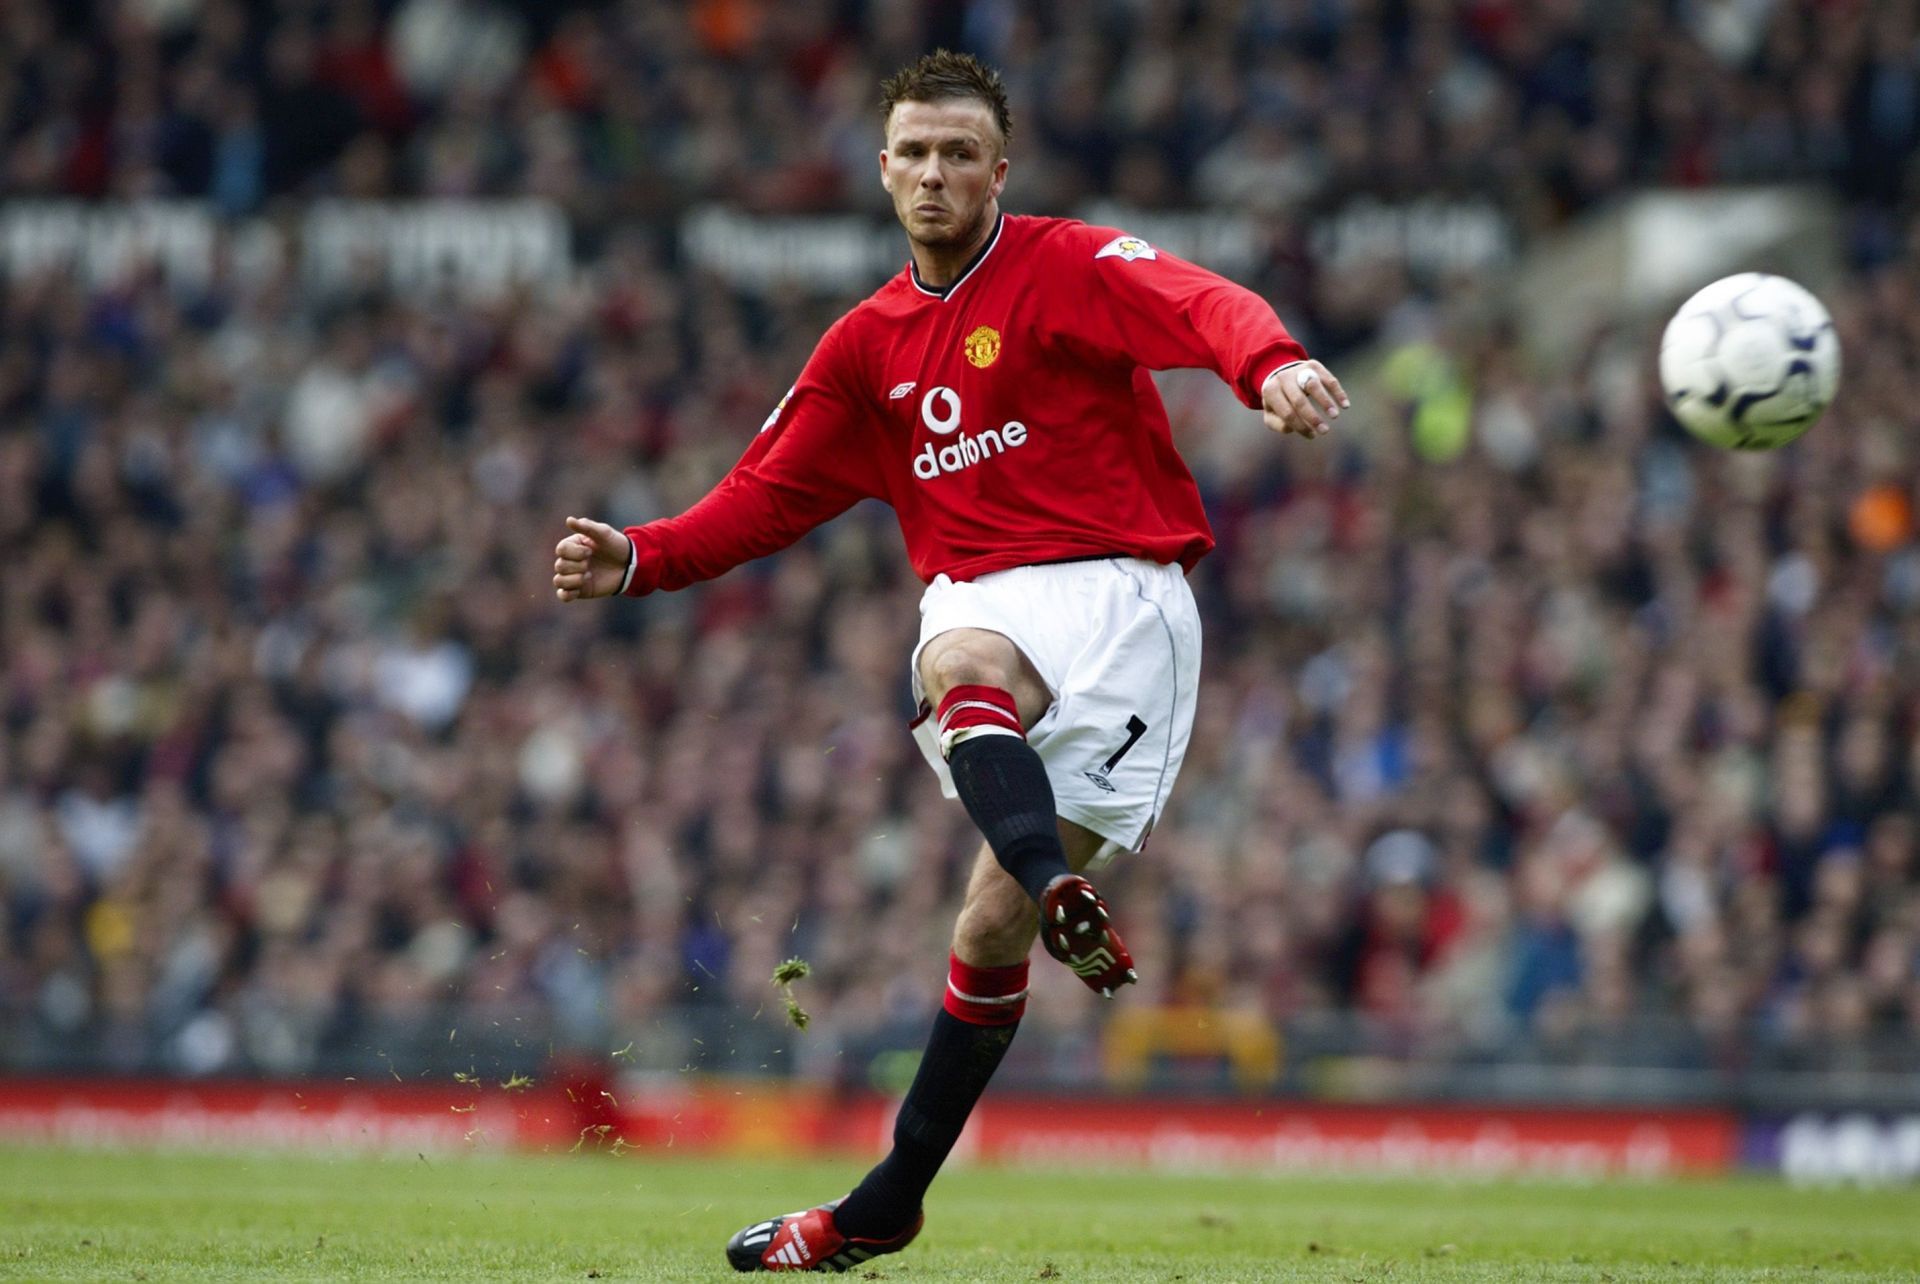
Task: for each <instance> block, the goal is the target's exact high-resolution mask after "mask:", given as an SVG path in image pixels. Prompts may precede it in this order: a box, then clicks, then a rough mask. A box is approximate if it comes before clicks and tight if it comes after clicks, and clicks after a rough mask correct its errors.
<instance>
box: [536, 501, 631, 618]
mask: <svg viewBox="0 0 1920 1284" xmlns="http://www.w3.org/2000/svg"><path fill="white" fill-rule="evenodd" d="M567 531H568V535H567V537H566V538H565V539H563V540H561V541H560V542H559V543H558V544H556V545H554V549H553V595H554V596H555V597H557V598H559V599H560V600H561V601H562V602H577V601H579V600H580V599H581V598H586V597H612V596H613V595H614V594H615V593H618V592H619V591H620V585H621V583H622V582H624V581H625V580H626V578H627V559H628V558H629V557H631V556H633V547H632V544H631V543H630V542H629V541H628V539H627V537H626V534H625V533H624V532H621V531H617V530H615V529H614V528H613V527H611V526H609V525H607V524H606V523H605V522H596V521H594V520H592V519H591V518H586V517H569V518H568V519H567Z"/></svg>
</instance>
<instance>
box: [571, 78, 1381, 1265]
mask: <svg viewBox="0 0 1920 1284" xmlns="http://www.w3.org/2000/svg"><path fill="white" fill-rule="evenodd" d="M882 106H883V109H884V113H885V116H884V119H885V128H886V146H885V149H884V150H883V151H881V153H880V181H881V184H882V185H883V186H884V187H885V188H886V190H887V191H888V192H889V193H890V194H891V195H892V197H893V205H894V212H895V213H896V214H897V215H898V216H899V219H900V222H901V224H902V225H903V226H904V227H905V228H906V232H907V239H908V243H909V248H910V251H911V255H912V257H911V261H910V262H909V263H908V264H907V266H906V268H905V270H903V271H902V272H901V273H900V274H899V275H898V276H896V277H894V278H893V279H892V280H890V281H888V282H887V283H886V284H885V285H883V286H882V287H880V289H879V290H878V291H876V292H875V293H874V294H873V295H872V297H870V298H868V299H867V300H866V301H865V302H863V303H861V304H860V305H859V306H858V307H856V308H854V309H853V310H852V311H851V312H849V313H847V314H846V315H845V316H844V317H842V318H841V319H840V320H839V321H837V322H836V323H835V324H834V325H833V326H832V328H831V329H829V330H828V331H827V333H826V335H825V336H824V337H823V338H822V339H821V340H820V343H819V346H818V347H817V348H815V349H814V353H813V356H812V357H811V359H809V360H808V362H807V365H806V368H805V369H804V370H802V371H801V373H800V378H799V381H798V382H797V383H795V384H794V386H793V388H792V389H791V390H790V391H789V392H788V393H787V395H786V396H785V397H783V398H782V399H781V401H780V404H779V405H778V406H776V407H775V408H774V411H773V413H772V414H770V415H769V416H767V421H766V422H765V423H764V424H762V425H761V427H760V433H759V435H758V436H757V437H756V438H755V439H754V440H753V443H752V444H751V445H750V446H748V448H747V450H746V453H745V454H744V455H742V456H741V459H740V461H739V463H738V464H736V465H735V466H734V468H733V470H732V471H731V472H730V473H728V475H727V476H726V477H725V478H724V479H722V480H721V482H720V483H719V484H718V485H717V486H715V487H714V489H713V491H712V492H711V493H709V494H708V495H707V496H706V497H705V498H703V499H701V500H700V501H699V502H698V503H697V504H695V505H694V506H693V507H692V508H691V509H689V510H688V511H687V512H685V513H683V514H681V515H680V516H678V517H672V518H667V519H664V520H661V521H657V522H651V523H648V524H647V525H645V526H629V527H627V528H626V529H625V530H624V531H621V530H616V529H614V528H613V527H611V526H608V525H605V524H603V523H601V522H597V521H590V520H587V519H584V518H578V517H569V518H568V519H567V528H568V532H569V533H568V534H567V535H566V536H565V537H564V538H563V539H562V540H561V541H560V543H559V546H558V547H557V549H556V550H555V561H554V576H553V584H554V590H555V592H556V593H557V594H558V596H559V598H560V600H561V601H563V602H573V601H578V600H580V599H582V598H598V597H609V596H612V595H613V594H616V593H625V594H629V595H640V594H645V593H651V592H654V591H656V590H661V589H678V588H683V587H685V586H686V585H689V584H693V583H695V582H697V581H700V580H706V579H711V578H712V577H714V576H716V575H720V574H722V573H723V572H725V571H727V570H730V569H731V568H733V567H735V566H738V565H740V564H741V563H743V562H746V561H749V560H750V559H753V558H756V557H761V556H763V555H765V554H768V553H772V552H774V551H776V550H778V549H781V548H785V547H786V546H787V545H789V544H791V543H793V542H794V541H795V540H796V539H798V538H800V536H802V535H803V534H805V533H806V532H807V531H810V530H812V529H813V528H814V527H816V526H818V525H820V524H821V523H822V522H825V521H827V520H828V519H830V518H832V517H834V516H836V515H838V514H839V513H841V512H844V511H845V510H846V509H847V508H849V507H850V506H852V505H853V504H854V503H856V502H857V501H859V500H862V499H869V498H874V499H882V500H885V501H886V502H888V503H889V504H891V505H893V508H894V510H895V512H896V513H897V514H898V516H899V519H900V527H901V530H902V532H903V533H904V535H905V537H906V545H907V553H908V556H909V558H910V559H911V560H912V563H913V567H914V570H915V571H916V572H917V573H918V574H919V575H920V577H921V578H922V579H923V580H925V581H926V582H927V589H926V592H925V595H924V596H923V597H922V598H921V602H920V612H921V626H920V638H919V643H918V645H917V646H916V647H915V648H914V653H913V656H912V658H911V662H910V665H909V672H910V675H911V680H912V683H913V689H914V692H915V694H916V695H917V696H918V697H919V699H920V702H921V703H920V709H921V717H920V719H919V721H917V722H916V724H915V727H914V735H915V737H916V739H917V740H918V741H919V743H920V746H921V748H922V750H923V751H924V752H925V754H926V757H927V761H928V763H929V765H930V766H931V767H932V768H933V769H934V771H936V772H937V773H939V776H940V781H941V785H942V787H943V789H944V790H945V792H946V793H947V795H948V796H949V797H957V798H958V799H959V800H960V802H961V803H962V804H963V805H964V806H965V807H966V809H967V813H968V815H969V816H971V817H972V819H973V820H974V822H975V824H977V825H978V826H979V828H980V831H981V833H982V835H984V837H985V839H986V844H985V847H984V848H983V850H982V851H981V853H980V856H979V858H978V860H977V861H976V862H975V865H974V869H973V873H972V877H971V879H970V881H969V883H968V887H967V891H966V899H965V902H964V904H963V905H962V907H961V910H960V917H959V920H958V922H957V923H956V924H955V927H954V933H953V949H952V954H951V956H950V959H949V965H948V966H949V971H948V980H947V991H946V997H945V1001H944V1004H943V1006H942V1010H941V1011H940V1012H939V1013H938V1014H936V1016H935V1018H934V1026H933V1033H932V1035H931V1037H930V1038H929V1039H928V1042H927V1049H926V1054H925V1056H924V1057H923V1058H922V1060H921V1063H920V1069H919V1073H918V1074H917V1075H916V1076H915V1077H914V1081H913V1086H912V1087H911V1088H910V1089H909V1090H908V1092H907V1096H906V1100H905V1101H904V1102H903V1103H902V1105H901V1107H900V1112H899V1115H898V1117H897V1119H896V1121H895V1124H894V1144H893V1149H892V1151H891V1152H890V1153H889V1154H888V1155H887V1157H886V1158H885V1159H883V1160H882V1161H881V1162H880V1163H879V1165H878V1166H876V1167H875V1168H874V1169H873V1170H872V1171H871V1172H870V1173H868V1174H867V1176H866V1178H865V1179H864V1180H862V1181H861V1182H860V1184H859V1185H858V1186H856V1187H855V1188H854V1189H853V1191H852V1192H851V1193H850V1194H848V1195H847V1196H845V1198H843V1199H841V1200H837V1201H835V1202H833V1203H829V1204H825V1205H822V1206H820V1207H818V1208H813V1209H809V1210H807V1211H805V1212H799V1213H791V1214H788V1215H786V1216H784V1217H776V1218H772V1219H770V1220H767V1221H762V1222H758V1223H755V1224H754V1225H752V1226H749V1227H747V1228H746V1229H744V1230H742V1231H740V1232H739V1233H738V1234H736V1235H735V1236H734V1237H733V1239H732V1240H731V1241H730V1242H729V1243H728V1244H727V1258H728V1260H729V1261H730V1262H731V1263H732V1264H733V1266H734V1267H735V1268H736V1269H738V1270H742V1271H753V1270H769V1271H777V1270H845V1269H847V1268H849V1267H851V1266H854V1265H856V1264H858V1263H860V1262H863V1261H866V1260H867V1259H869V1258H871V1257H873V1256H875V1255H877V1254H881V1253H892V1252H896V1251H898V1250H899V1249H902V1248H904V1247H906V1245H907V1244H908V1243H909V1242H910V1241H911V1240H912V1239H913V1237H914V1236H915V1235H916V1234H918V1233H919V1230H920V1226H921V1223H922V1221H923V1220H924V1218H923V1216H922V1213H921V1201H922V1199H923V1197H924V1195H925V1193H926V1191H927V1188H928V1186H929V1185H930V1184H931V1183H932V1181H933V1178H934V1175H935V1174H936V1173H937V1172H938V1171H939V1168H940V1165H941V1163H942V1162H943V1161H944V1160H945V1159H946V1157H947V1153H948V1152H949V1151H950V1150H951V1149H952V1148H953V1145H954V1142H955V1141H957V1140H958V1139H959V1136H960V1131H961V1128H962V1126H963V1125H964V1124H965V1123H966V1120H967V1115H968V1114H969V1113H970V1112H971V1111H972V1109H973V1106H974V1103H975V1102H976V1101H977V1100H978V1099H979V1097H980V1093H981V1091H982V1090H983V1089H984V1088H985V1087H986V1085H987V1081H988V1079H990V1078H991V1077H992V1075H993V1072H994V1070H995V1068H996V1067H997V1066H998V1065H999V1064H1000V1059H1001V1057H1002V1056H1003V1055H1004V1054H1005V1052H1006V1050H1007V1046H1008V1044H1009V1043H1010V1042H1011V1040H1012V1038H1013V1033H1014V1030H1015V1028H1016V1027H1017V1026H1018V1024H1019V1021H1020V1017H1021V1014H1022V1012H1023V1011H1024V1009H1025V1007H1026V996H1027V954H1028V951H1029V950H1030V949H1031V948H1032V945H1033V939H1034V935H1035V932H1036V931H1038V932H1039V934H1040V939H1041V942H1042V944H1043V945H1044V946H1045V947H1046V950H1047V952H1048V953H1049V954H1051V955H1053V956H1054V957H1055V958H1057V959H1059V960H1061V961H1062V962H1064V963H1065V964H1066V965H1067V966H1068V967H1070V968H1071V969H1073V971H1074V973H1075V974H1076V975H1078V976H1079V977H1080V978H1081V980H1083V981H1084V982H1085V983H1086V984H1087V985H1088V986H1089V987H1090V988H1092V989H1093V990H1094V991H1095V992H1097V993H1099V994H1101V995H1103V996H1105V997H1108V998H1111V997H1112V996H1113V992H1114V991H1115V990H1116V989H1118V988H1119V987H1120V986H1122V985H1125V984H1127V983H1128V982H1130V981H1133V980H1135V979H1136V977H1135V972H1134V968H1133V960H1132V958H1131V957H1129V955H1128V953H1127V948H1126V946H1125V945H1124V944H1122V942H1121V940H1120V937H1119V934H1118V933H1117V932H1116V931H1115V930H1114V926H1113V924H1112V922H1111V921H1110V919H1109V917H1108V913H1107V907H1106V905H1105V903H1104V902H1103V901H1102V900H1101V898H1100V896H1099V894H1098V893H1097V892H1095V890H1094V888H1093V885H1092V884H1091V883H1090V882H1088V880H1087V879H1086V878H1085V877H1084V876H1083V875H1082V873H1081V871H1082V870H1084V869H1086V868H1088V867H1090V866H1097V865H1098V863H1099V862H1100V861H1101V860H1103V859H1105V858H1107V857H1110V856H1111V855H1113V854H1115V853H1117V852H1120V851H1136V850H1138V849H1139V848H1140V847H1141V846H1142V845H1143V844H1144V843H1145V842H1146V840H1147V835H1148V834H1149V833H1151V832H1152V829H1153V823H1154V820H1155V818H1156V817H1157V816H1159V814H1160V810H1161V808H1162V807H1163V806H1164V805H1165V803H1166V799H1167V793H1168V791H1169V790H1170V789H1171V788H1172V787H1173V781H1174V777H1175V776H1177V775H1178V774H1179V772H1180V763H1181V758H1182V756H1183V755H1184V753H1185V752H1186V747H1187V736H1188V732H1189V731H1190V729H1191V727H1192V724H1193V712H1194V695H1195V686H1196V683H1197V680H1198V676H1199V665H1200V624H1199V619H1198V615H1197V612H1196V610H1195V608H1194V602H1193V595H1192V594H1191V592H1189V590H1188V588H1187V583H1186V578H1185V577H1186V572H1187V570H1188V569H1190V568H1191V567H1192V566H1193V564H1194V563H1195V562H1196V561H1198V560H1199V558H1200V557H1201V556H1202V555H1203V554H1204V553H1206V552H1207V550H1208V549H1210V548H1211V547H1212V546H1213V539H1212V536H1211V534H1210V533H1209V531H1208V528H1207V521H1206V516H1205V514H1204V512H1203V511H1202V507H1201V503H1200V495H1199V491H1198V489H1197V488H1196V487H1195V485H1194V482H1193V478H1192V476H1191V475H1190V474H1189V473H1188V472H1187V469H1186V467H1185V465H1184V464H1183V463H1182V462H1181V460H1180V457H1179V455H1178V454H1177V453H1175V451H1174V448H1173V442H1172V434H1171V430H1170V427H1169V425H1168V422H1167V415H1166V410H1165V408H1164V407H1163V406H1162V405H1161V402H1160V398H1159V395H1158V393H1157V392H1156V391H1155V388H1154V384H1153V380H1152V378H1151V377H1150V375H1149V374H1148V372H1149V371H1150V370H1162V369H1168V368H1172V367H1204V368H1206V369H1209V370H1212V371H1213V372H1214V373H1216V374H1218V375H1219V376H1220V377H1221V378H1222V379H1225V380H1226V381H1227V382H1228V383H1229V384H1231V385H1232V386H1233V388H1234V390H1235V391H1236V392H1237V393H1238V394H1239V395H1240V398H1241V399H1242V401H1244V402H1245V403H1246V405H1247V406H1248V407H1250V408H1253V409H1258V410H1260V411H1262V412H1263V414H1264V417H1265V421H1266V424H1267V426H1268V427H1270V428H1272V429H1274V430H1275V431H1277V432H1282V433H1289V432H1291V433H1298V434H1300V435H1301V436H1304V437H1308V438H1312V437H1317V436H1319V435H1320V434H1322V433H1324V432H1325V431H1326V430H1327V428H1328V427H1329V426H1330V425H1331V423H1332V421H1333V420H1334V419H1335V418H1337V417H1338V416H1339V414H1340V408H1341V407H1343V406H1345V405H1347V404H1348V403H1347V397H1346V394H1345V392H1344V391H1343V390H1342V388H1341V386H1340V383H1339V381H1338V380H1337V379H1335V378H1334V377H1333V375H1332V374H1330V373H1329V372H1328V371H1327V369H1326V368H1325V367H1324V366H1322V365H1321V364H1320V363H1319V362H1317V361H1313V360H1310V359H1309V358H1308V357H1307V354H1306V352H1305V351H1304V350H1303V349H1302V348H1301V346H1300V345H1299V343H1297V342H1296V341H1295V340H1294V339H1293V338H1292V336H1290V335H1289V334H1288V333H1287V331H1286V329H1285V328H1284V327H1282V325H1281V324H1280V321H1279V319H1278V318H1277V317H1276V316H1275V315H1274V313H1273V309H1272V308H1270V307H1268V306H1267V304H1266V303H1264V302H1263V301H1262V300H1261V299H1260V298H1258V297H1257V296H1256V295H1254V294H1252V293H1251V292H1249V291H1248V290H1245V289H1243V288H1241V287H1240V286H1238V285H1235V284H1233V283H1232V282H1229V281H1226V280H1224V279H1222V278H1221V277H1218V276H1215V275H1214V274H1212V273H1210V272H1207V271H1204V270H1202V269H1201V268H1198V267H1195V266H1193V265H1192V264H1189V263H1185V262H1182V261H1180V260H1178V259H1176V258H1174V257H1173V256H1171V255H1169V254H1166V253H1164V252H1162V251H1160V250H1157V249H1155V248H1154V247H1153V246H1151V245H1149V244H1147V243H1146V242H1145V241H1142V240H1140V239H1138V238H1137V237H1132V236H1128V235H1126V234H1124V233H1122V232H1120V231H1119V230H1117V229H1114V228H1096V227H1089V226H1087V225H1085V224H1083V223H1078V222H1073V221H1071V220H1066V219H1052V218H1028V217H1019V216H1010V215H1005V214H1002V213H1001V212H1000V207H999V197H1000V192H1001V189H1002V188H1003V187H1004V186H1005V185H1006V181H1007V155H1006V152H1007V142H1008V138H1009V136H1010V132H1011V130H1010V125H1011V122H1010V120H1009V117H1008V112H1007V100H1006V94H1005V91H1004V89H1003V88H1002V86H1001V83H1000V78H999V76H998V75H997V74H996V73H994V72H992V71H990V70H988V69H987V68H985V67H983V66H982V65H981V64H980V63H979V62H977V61H975V60H974V59H973V58H971V57H969V56H966V55H956V54H952V53H948V52H945V51H941V52H938V53H934V54H931V55H928V56H927V57H924V58H922V59H920V61H918V62H916V63H915V64H913V65H912V66H910V67H908V68H906V69H904V70H903V71H901V72H899V73H898V74H896V75H894V76H893V77H891V78H890V79H888V80H887V82H886V83H885V85H884V87H883V100H882ZM1036 907H1038V912H1037V913H1036Z"/></svg>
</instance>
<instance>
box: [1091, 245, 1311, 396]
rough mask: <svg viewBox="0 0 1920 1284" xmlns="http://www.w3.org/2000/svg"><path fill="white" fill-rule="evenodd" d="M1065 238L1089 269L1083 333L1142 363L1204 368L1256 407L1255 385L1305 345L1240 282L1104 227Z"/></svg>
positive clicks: (1298, 357)
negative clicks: (1087, 327) (1089, 301)
mask: <svg viewBox="0 0 1920 1284" xmlns="http://www.w3.org/2000/svg"><path fill="white" fill-rule="evenodd" d="M1075 233H1076V235H1074V236H1072V237H1070V238H1069V239H1068V245H1069V246H1070V247H1071V249H1070V251H1069V252H1070V253H1075V254H1083V255H1085V256H1086V263H1087V270H1088V271H1090V273H1091V275H1092V284H1091V297H1092V298H1093V299H1095V300H1097V301H1098V304H1099V306H1096V307H1092V308H1087V309H1086V310H1085V316H1086V317H1087V319H1088V323H1089V325H1090V326H1091V332H1090V333H1089V335H1088V337H1089V338H1090V339H1092V340H1093V342H1094V343H1095V344H1097V345H1099V346H1100V347H1103V348H1106V349H1109V350H1111V351H1112V352H1113V353H1114V355H1115V356H1118V357H1123V358H1126V359H1129V360H1131V361H1132V362H1133V363H1134V364H1136V365H1142V366H1146V367H1147V368H1148V369H1150V370H1172V369H1176V368H1180V369H1202V370H1211V371H1213V372H1214V373H1215V374H1217V375H1219V376H1220V377H1221V378H1222V379H1225V380H1226V381H1227V382H1228V383H1230V384H1232V385H1233V389H1234V391H1235V392H1237V393H1239V394H1240V400H1241V401H1243V402H1245V403H1246V404H1247V405H1248V406H1251V407H1252V408H1254V409H1255V410H1258V409H1259V408H1260V386H1261V384H1263V383H1265V382H1266V379H1267V376H1268V375H1270V374H1272V373H1273V372H1274V371H1275V370H1277V369H1279V368H1280V367H1281V366H1284V365H1288V364H1290V363H1292V362H1295V361H1304V360H1306V356H1307V350H1306V349H1305V348H1303V347H1301V346H1300V343H1299V341H1298V340H1297V339H1295V338H1294V337H1293V336H1292V335H1290V334H1288V333H1287V328H1286V327H1285V326H1284V325H1281V324H1280V318H1279V317H1277V316H1275V315H1274V312H1273V309H1272V308H1271V307H1269V306H1267V301H1266V300H1265V299H1262V298H1261V297H1260V296H1259V295H1257V294H1255V293H1254V292H1253V291H1252V290H1249V289H1247V288H1246V287H1245V286H1240V285H1235V284H1234V283H1233V282H1232V281H1229V280H1227V279H1226V278H1225V277H1223V276H1219V275H1217V274H1215V273H1213V272H1209V271H1207V270H1206V269H1205V268H1203V267H1200V266H1198V265H1196V264H1193V263H1188V262H1187V261H1186V260H1184V259H1177V258H1175V257H1174V256H1173V255H1171V254H1168V253H1167V252H1166V251H1165V250H1161V249H1156V248H1155V247H1153V246H1151V245H1149V244H1147V243H1146V242H1145V241H1143V240H1141V239H1140V238H1138V237H1135V236H1128V235H1127V234H1126V233H1124V232H1121V231H1119V230H1117V229H1115V228H1111V227H1091V226H1082V227H1079V228H1076V229H1075Z"/></svg>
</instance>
